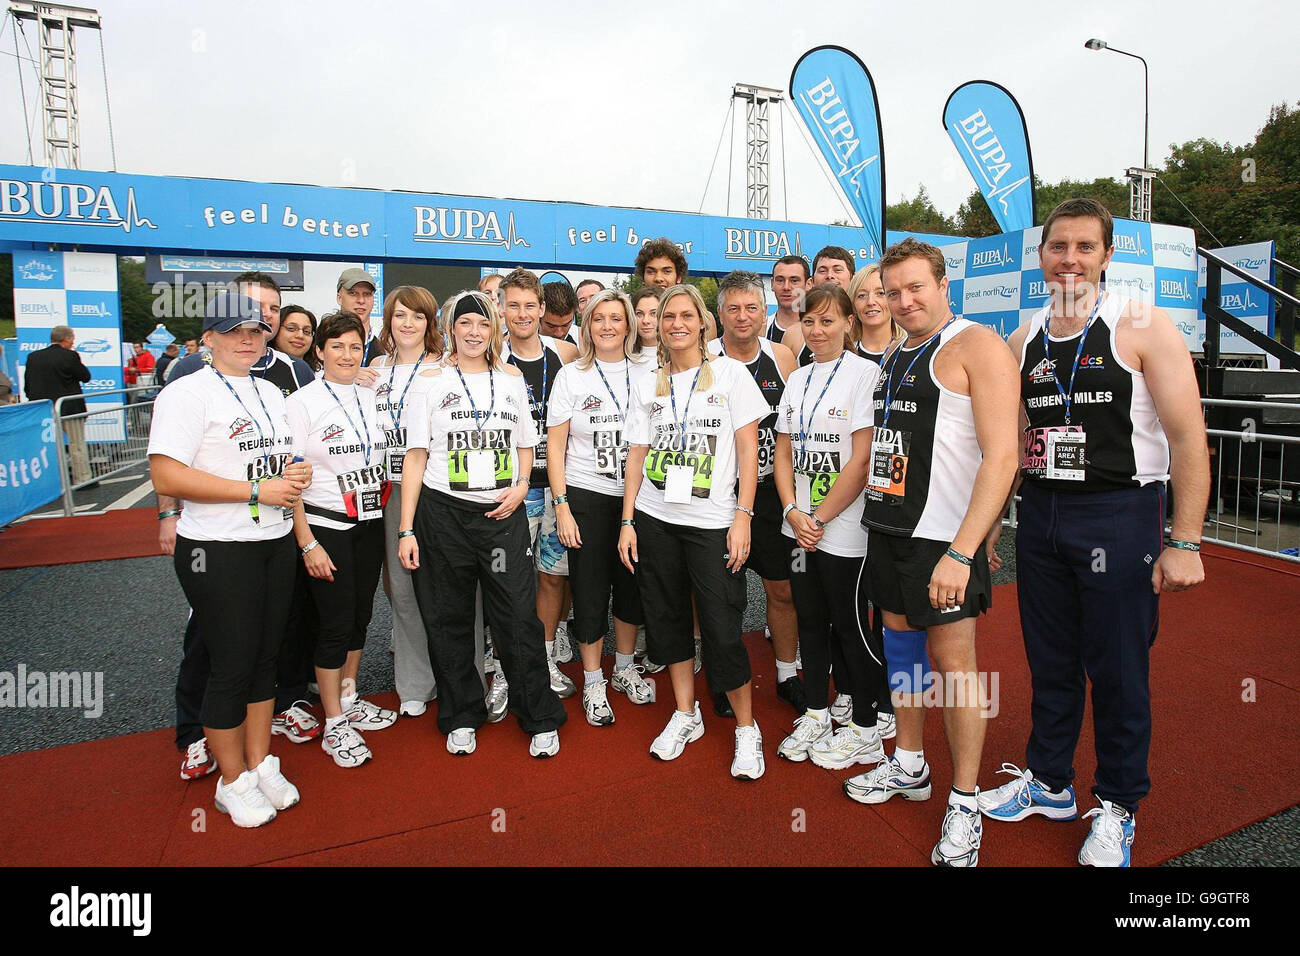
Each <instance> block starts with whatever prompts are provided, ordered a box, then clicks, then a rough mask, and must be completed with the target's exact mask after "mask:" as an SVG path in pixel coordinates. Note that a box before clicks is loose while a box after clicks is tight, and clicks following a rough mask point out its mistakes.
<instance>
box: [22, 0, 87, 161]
mask: <svg viewBox="0 0 1300 956" xmlns="http://www.w3.org/2000/svg"><path fill="white" fill-rule="evenodd" d="M9 12H10V14H12V15H13V17H14V19H15V20H33V21H35V22H36V24H37V28H38V30H39V40H40V55H39V57H40V58H39V67H40V79H41V113H42V116H43V117H44V130H45V162H46V165H48V166H64V167H67V168H70V169H80V168H81V131H80V127H79V117H78V113H77V44H76V34H75V32H74V28H76V27H88V28H90V29H92V30H98V29H99V28H100V22H99V12H98V11H97V10H91V9H89V8H87V7H68V6H64V5H62V4H58V3H40V2H34V3H33V2H24V0H15V2H13V3H11V4H9Z"/></svg>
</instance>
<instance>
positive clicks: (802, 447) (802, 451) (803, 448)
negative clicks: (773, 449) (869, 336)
mask: <svg viewBox="0 0 1300 956" xmlns="http://www.w3.org/2000/svg"><path fill="white" fill-rule="evenodd" d="M847 354H848V353H847V352H841V353H840V357H839V358H837V359H836V360H835V367H834V368H832V369H831V374H830V375H828V376H827V377H826V384H825V385H823V386H822V392H821V394H820V395H818V396H817V401H815V402H813V407H812V411H811V412H809V413H808V424H809V425H810V426H811V425H812V423H813V418H815V417H816V415H817V406H818V405H820V404H821V403H822V399H823V398H825V397H826V390H827V389H829V388H830V387H831V382H832V381H834V379H835V373H836V372H838V371H839V370H840V364H841V363H842V362H843V361H844V356H845V355H847ZM815 368H817V366H816V365H815V364H814V365H813V367H812V368H811V369H809V370H808V378H807V380H806V381H805V382H804V383H803V399H802V400H801V401H800V402H799V457H800V458H801V459H804V460H806V459H807V455H808V432H807V431H805V430H804V417H803V408H804V405H806V404H807V403H808V389H809V388H811V387H812V373H813V369H815Z"/></svg>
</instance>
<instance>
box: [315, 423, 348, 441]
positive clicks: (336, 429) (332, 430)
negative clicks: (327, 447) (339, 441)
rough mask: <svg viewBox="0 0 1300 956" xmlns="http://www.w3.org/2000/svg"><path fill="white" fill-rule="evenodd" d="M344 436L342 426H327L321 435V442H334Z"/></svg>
mask: <svg viewBox="0 0 1300 956" xmlns="http://www.w3.org/2000/svg"><path fill="white" fill-rule="evenodd" d="M342 435H343V426H342V425H332V424H331V425H326V426H325V428H324V429H323V430H322V431H321V433H320V440H321V441H334V439H336V438H340V437H342Z"/></svg>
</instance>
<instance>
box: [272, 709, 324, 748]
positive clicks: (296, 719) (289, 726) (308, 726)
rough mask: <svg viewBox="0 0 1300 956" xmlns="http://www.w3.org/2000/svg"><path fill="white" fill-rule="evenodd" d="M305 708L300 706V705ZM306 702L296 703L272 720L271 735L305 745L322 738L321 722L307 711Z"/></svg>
mask: <svg viewBox="0 0 1300 956" xmlns="http://www.w3.org/2000/svg"><path fill="white" fill-rule="evenodd" d="M300 704H301V705H303V706H301V707H300V706H299V705H300ZM306 706H307V702H306V701H305V700H298V701H294V703H293V706H292V707H290V708H289V709H288V710H283V711H281V712H280V713H278V714H276V715H275V716H274V717H272V718H271V733H273V734H279V735H280V736H282V737H288V738H289V742H290V743H295V744H305V743H306V742H307V741H309V740H315V739H316V738H317V737H319V736H320V732H321V726H320V721H319V720H317V719H316V718H315V717H313V716H312V715H311V714H310V713H309V712H308V711H307V710H306V709H305V707H306Z"/></svg>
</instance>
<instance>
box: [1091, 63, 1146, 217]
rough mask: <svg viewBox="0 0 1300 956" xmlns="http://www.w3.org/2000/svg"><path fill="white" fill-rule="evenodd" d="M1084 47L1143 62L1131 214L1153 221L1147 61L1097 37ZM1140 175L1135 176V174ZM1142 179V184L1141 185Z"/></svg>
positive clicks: (1130, 172)
mask: <svg viewBox="0 0 1300 956" xmlns="http://www.w3.org/2000/svg"><path fill="white" fill-rule="evenodd" d="M1084 47H1086V48H1087V49H1089V50H1110V51H1111V52H1112V53H1120V54H1123V55H1124V56H1131V57H1132V58H1133V59H1135V60H1140V61H1141V62H1142V168H1141V169H1140V170H1133V169H1130V170H1129V171H1128V173H1129V178H1130V180H1131V181H1132V182H1133V184H1134V185H1136V186H1138V188H1137V189H1134V190H1131V191H1130V193H1129V214H1130V215H1131V216H1132V217H1133V218H1134V219H1139V220H1143V221H1145V222H1150V221H1151V177H1152V174H1151V82H1150V74H1149V71H1148V70H1147V61H1146V60H1144V59H1143V58H1142V57H1140V56H1138V55H1137V54H1136V53H1129V52H1128V51H1127V50H1121V49H1119V48H1118V47H1113V46H1111V45H1110V44H1108V43H1107V42H1106V41H1105V40H1099V39H1097V38H1096V37H1094V38H1092V39H1091V40H1088V41H1087V42H1086V43H1084ZM1135 173H1136V174H1138V175H1137V176H1135V175H1134V174H1135ZM1139 179H1140V183H1139Z"/></svg>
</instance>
